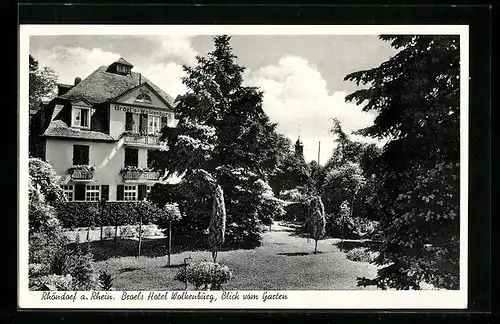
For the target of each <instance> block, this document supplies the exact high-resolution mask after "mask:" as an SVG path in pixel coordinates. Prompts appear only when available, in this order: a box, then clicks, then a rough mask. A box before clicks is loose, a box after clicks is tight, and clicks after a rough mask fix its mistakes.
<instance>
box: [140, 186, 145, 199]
mask: <svg viewBox="0 0 500 324" xmlns="http://www.w3.org/2000/svg"><path fill="white" fill-rule="evenodd" d="M146 190H147V186H146V185H139V200H143V199H144V198H146Z"/></svg>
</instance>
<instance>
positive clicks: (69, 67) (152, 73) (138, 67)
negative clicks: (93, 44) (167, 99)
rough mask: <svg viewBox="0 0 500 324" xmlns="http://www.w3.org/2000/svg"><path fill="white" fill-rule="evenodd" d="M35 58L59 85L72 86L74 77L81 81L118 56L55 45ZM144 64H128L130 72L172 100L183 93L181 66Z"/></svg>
mask: <svg viewBox="0 0 500 324" xmlns="http://www.w3.org/2000/svg"><path fill="white" fill-rule="evenodd" d="M35 56H36V58H37V59H38V60H39V61H40V63H41V64H42V65H46V66H49V67H51V68H53V69H54V70H55V71H56V74H57V75H58V77H59V82H61V83H69V84H72V83H73V82H74V79H75V77H77V76H79V77H81V78H85V77H87V76H88V75H89V74H91V73H92V72H93V71H95V70H96V69H97V68H98V67H100V66H102V65H109V64H110V63H112V62H114V61H116V60H117V59H118V58H120V57H121V56H122V55H120V54H119V53H114V52H109V51H103V50H102V49H100V48H93V49H85V48H82V47H64V46H56V47H54V48H52V49H51V50H41V51H39V52H37V53H36V55H35ZM146 61H147V60H144V61H143V62H139V64H137V63H136V62H131V63H133V64H134V69H133V71H135V72H141V73H143V74H144V76H146V77H147V78H148V79H150V80H151V81H152V82H153V83H155V84H156V85H157V86H159V87H160V88H161V89H163V90H164V91H165V92H167V93H168V94H169V95H171V96H172V97H174V98H175V97H176V96H177V95H178V94H182V93H184V92H185V90H186V88H185V86H184V85H183V84H182V80H181V78H182V77H183V76H184V71H183V70H182V65H180V64H178V63H174V62H158V63H149V64H148V63H147V62H146Z"/></svg>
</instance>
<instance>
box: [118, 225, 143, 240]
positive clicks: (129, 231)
mask: <svg viewBox="0 0 500 324" xmlns="http://www.w3.org/2000/svg"><path fill="white" fill-rule="evenodd" d="M120 236H121V237H138V236H139V233H138V231H137V228H136V227H135V226H131V225H127V226H123V227H121V228H120Z"/></svg>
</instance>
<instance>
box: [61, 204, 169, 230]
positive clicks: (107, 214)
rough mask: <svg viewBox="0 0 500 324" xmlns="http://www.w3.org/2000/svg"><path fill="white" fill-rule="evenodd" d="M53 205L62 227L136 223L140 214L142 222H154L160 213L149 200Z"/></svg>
mask: <svg viewBox="0 0 500 324" xmlns="http://www.w3.org/2000/svg"><path fill="white" fill-rule="evenodd" d="M55 207H56V211H57V217H58V219H59V220H60V221H61V224H62V226H63V227H64V228H76V227H87V226H101V225H102V226H115V225H118V226H120V225H130V224H138V223H139V221H140V217H141V215H142V221H143V223H144V224H147V223H154V222H155V221H156V219H157V218H158V217H159V215H160V214H161V213H160V211H159V208H158V207H157V206H156V205H155V204H153V203H151V202H149V201H126V202H125V201H117V202H106V204H104V205H103V204H101V203H100V202H77V203H75V202H63V203H58V204H56V206H55ZM101 211H102V212H101Z"/></svg>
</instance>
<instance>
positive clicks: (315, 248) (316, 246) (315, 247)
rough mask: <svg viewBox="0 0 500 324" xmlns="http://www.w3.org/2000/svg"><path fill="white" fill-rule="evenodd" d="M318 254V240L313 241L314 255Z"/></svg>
mask: <svg viewBox="0 0 500 324" xmlns="http://www.w3.org/2000/svg"><path fill="white" fill-rule="evenodd" d="M316 253H318V240H315V243H314V254H316Z"/></svg>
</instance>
